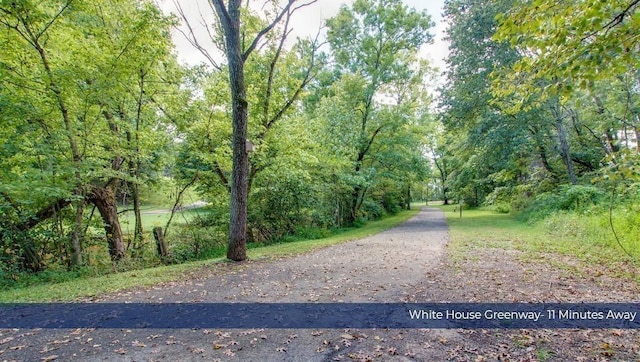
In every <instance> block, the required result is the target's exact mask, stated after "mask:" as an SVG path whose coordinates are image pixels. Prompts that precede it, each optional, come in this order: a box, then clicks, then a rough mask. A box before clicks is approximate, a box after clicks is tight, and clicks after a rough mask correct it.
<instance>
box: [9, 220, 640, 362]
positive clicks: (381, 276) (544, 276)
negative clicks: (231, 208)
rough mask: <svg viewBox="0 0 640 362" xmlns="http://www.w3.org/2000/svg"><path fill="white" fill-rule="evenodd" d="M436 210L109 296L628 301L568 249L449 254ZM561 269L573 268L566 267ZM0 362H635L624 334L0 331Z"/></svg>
mask: <svg viewBox="0 0 640 362" xmlns="http://www.w3.org/2000/svg"><path fill="white" fill-rule="evenodd" d="M447 241H448V232H447V225H446V222H445V218H444V215H443V213H442V212H441V211H439V210H436V209H423V210H422V211H421V212H420V213H419V214H418V215H417V216H415V217H414V218H412V219H410V220H409V221H407V222H406V223H404V224H402V225H400V226H398V227H396V228H393V229H390V230H388V231H385V232H383V233H380V234H377V235H375V236H372V237H368V238H364V239H360V240H356V241H351V242H347V243H343V244H340V245H335V246H331V247H327V248H324V249H321V250H317V251H314V252H311V253H307V254H304V255H299V256H295V257H288V258H282V259H279V260H272V261H249V262H244V263H222V264H217V265H215V266H212V267H208V268H205V269H203V270H200V271H198V272H197V273H195V274H193V275H191V276H189V278H188V279H187V280H184V281H179V282H172V283H165V284H161V285H157V286H154V287H151V288H145V289H134V290H129V291H125V292H122V293H118V294H116V295H110V296H104V297H101V298H99V299H95V300H96V301H104V302H116V301H132V302H136V301H137V302H143V301H145V302H147V301H148V302H234V301H239V302H342V301H344V302H582V301H584V302H589V301H611V302H615V301H634V300H635V301H637V300H638V295H639V294H640V293H639V289H638V285H637V283H635V282H632V281H629V280H625V279H621V278H619V277H616V276H614V275H612V273H608V272H607V271H606V270H605V271H602V270H600V271H598V272H597V273H595V272H594V270H593V266H592V265H583V264H581V263H580V262H579V261H577V260H575V259H571V258H568V257H566V256H558V255H544V256H543V257H541V258H534V259H532V258H523V257H522V255H521V253H520V252H517V251H515V250H504V249H494V248H487V247H471V246H469V247H468V248H466V250H465V251H464V254H463V255H462V256H461V255H457V256H456V258H454V260H452V259H451V258H450V257H449V256H450V255H449V251H448V249H447V247H446V245H447ZM566 265H570V266H571V270H568V269H566V268H565V267H563V266H566ZM0 360H6V361H14V360H15V361H54V360H55V361H71V360H73V361H444V360H450V361H569V360H571V361H609V360H611V361H614V360H615V361H640V333H638V331H628V330H627V331H624V330H446V329H404V330H402V329H400V330H393V329H392V330H387V329H366V330H356V329H344V330H327V329H323V330H311V329H301V330H290V329H251V330H238V329H234V330H208V329H172V330H151V329H131V330H129V329H99V330H92V329H76V330H0Z"/></svg>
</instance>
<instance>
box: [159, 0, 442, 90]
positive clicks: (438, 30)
mask: <svg viewBox="0 0 640 362" xmlns="http://www.w3.org/2000/svg"><path fill="white" fill-rule="evenodd" d="M175 1H177V2H178V3H179V4H180V6H181V7H182V9H183V10H184V11H185V13H186V15H187V18H188V19H189V20H190V23H191V26H192V27H193V28H194V31H195V33H196V36H197V37H198V41H199V42H200V44H201V45H202V46H204V47H206V48H207V49H208V50H209V52H210V53H211V54H214V55H216V61H219V62H223V59H224V56H223V55H222V54H221V53H220V51H218V50H217V49H215V47H214V45H213V44H212V43H211V41H210V40H209V36H208V34H207V31H206V28H205V26H204V25H203V21H204V22H206V23H207V24H209V26H210V28H211V24H212V23H213V22H214V21H215V15H214V13H213V9H212V8H211V5H210V3H209V1H208V0H175ZM251 1H252V3H255V6H256V9H259V8H260V7H261V6H262V4H263V3H264V0H251ZM156 2H157V4H158V5H159V6H160V8H161V9H162V10H163V11H164V12H165V13H166V14H169V13H174V14H177V10H176V6H175V5H174V0H156ZM403 2H404V3H405V4H407V5H408V6H409V7H413V8H415V9H417V10H426V11H427V13H429V14H430V15H431V18H432V20H433V21H434V22H435V24H436V25H435V27H433V28H431V33H432V34H433V35H434V42H433V43H432V44H427V45H425V46H423V47H422V49H420V56H421V57H422V58H424V59H428V60H429V61H430V62H431V64H432V65H433V66H434V67H437V68H438V69H439V71H440V73H442V72H443V71H444V70H445V68H446V63H445V59H446V58H447V55H448V53H449V47H448V44H447V42H445V41H444V39H443V38H444V36H445V34H444V31H445V30H446V24H445V23H444V22H443V20H442V16H441V14H442V7H443V4H444V0H432V1H425V0H404V1H403ZM300 3H301V4H302V3H304V2H303V1H301V2H300ZM352 3H353V0H346V1H334V0H319V1H318V2H316V3H315V4H312V5H310V6H308V7H305V8H302V9H300V10H298V11H297V12H296V13H295V14H294V15H293V18H292V19H291V23H290V27H291V28H292V29H293V32H292V34H291V39H295V38H297V37H300V38H309V37H314V36H315V35H316V34H317V32H318V29H320V27H321V26H322V25H323V24H324V22H325V20H327V19H329V18H332V17H333V16H335V15H336V14H337V13H338V10H339V9H340V6H341V5H343V4H347V5H350V4H352ZM182 29H183V30H184V31H186V28H185V27H184V25H183V26H182ZM173 41H174V43H175V45H176V50H177V52H178V59H179V60H180V62H182V63H185V64H188V65H196V64H200V63H203V62H204V63H208V61H207V60H206V58H205V57H204V56H203V55H202V54H201V53H200V51H199V50H197V49H195V48H194V47H193V46H192V45H191V44H189V42H188V41H187V40H186V39H185V38H184V36H183V35H182V34H181V33H180V32H179V31H174V32H173ZM440 78H442V76H441V77H440Z"/></svg>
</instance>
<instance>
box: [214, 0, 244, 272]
mask: <svg viewBox="0 0 640 362" xmlns="http://www.w3.org/2000/svg"><path fill="white" fill-rule="evenodd" d="M213 4H214V7H215V9H216V12H217V14H218V18H219V19H220V22H221V24H222V29H223V31H224V37H225V45H226V55H227V61H228V62H229V67H228V69H229V85H230V90H231V109H232V115H231V117H232V124H233V136H232V144H233V169H232V172H231V202H230V217H229V245H228V249H227V258H229V259H231V260H234V261H242V260H245V259H246V258H247V251H246V244H247V193H248V182H247V181H248V177H247V176H248V172H249V167H248V165H249V163H248V157H247V151H246V140H247V120H248V116H249V105H248V103H247V90H246V85H245V82H244V62H245V59H244V55H243V53H242V49H241V43H240V1H239V0H230V1H229V5H228V7H226V6H225V4H224V2H222V1H213Z"/></svg>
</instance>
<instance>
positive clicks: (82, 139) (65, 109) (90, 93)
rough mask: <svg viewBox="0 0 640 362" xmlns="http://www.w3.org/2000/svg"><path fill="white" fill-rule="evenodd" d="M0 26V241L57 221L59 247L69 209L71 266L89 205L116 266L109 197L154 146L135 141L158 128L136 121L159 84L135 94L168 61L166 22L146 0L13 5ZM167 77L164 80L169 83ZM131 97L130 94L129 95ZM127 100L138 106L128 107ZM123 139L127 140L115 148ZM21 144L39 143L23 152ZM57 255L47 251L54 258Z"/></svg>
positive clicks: (152, 114)
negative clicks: (4, 221) (3, 147)
mask: <svg viewBox="0 0 640 362" xmlns="http://www.w3.org/2000/svg"><path fill="white" fill-rule="evenodd" d="M107 5H108V6H107ZM0 23H1V24H2V27H3V32H2V36H0V41H1V42H2V44H3V46H5V47H6V48H7V49H11V50H12V51H11V52H8V53H7V52H3V54H2V56H1V57H0V72H1V73H0V75H1V76H2V79H3V83H5V82H6V84H7V87H3V89H2V91H0V97H1V98H2V100H3V102H5V104H6V105H7V107H6V108H5V107H3V108H5V109H6V111H5V110H4V109H3V110H2V111H0V112H1V113H0V116H1V117H2V120H3V124H5V123H6V124H8V125H11V127H9V128H8V129H7V132H6V133H4V134H3V135H2V138H3V140H5V141H6V142H7V143H8V144H10V145H12V146H13V147H12V148H10V149H8V150H7V152H6V154H5V155H4V156H6V157H3V160H2V161H3V162H2V167H3V168H4V169H5V170H7V172H6V173H3V175H2V179H3V182H2V184H3V188H2V194H3V198H4V200H5V201H7V205H8V206H9V207H7V208H3V210H2V211H3V214H4V215H10V219H11V220H12V221H11V223H10V224H9V225H6V226H5V225H3V229H4V230H3V233H2V236H0V238H6V237H7V235H8V236H9V238H10V239H11V238H12V237H11V234H12V233H13V232H17V233H23V234H29V235H32V236H34V235H33V234H34V233H33V232H32V230H33V229H34V228H36V227H37V226H38V225H39V224H41V223H43V222H44V221H46V220H48V219H50V218H57V219H58V220H59V221H60V222H59V223H55V224H54V225H58V226H57V229H56V234H59V236H57V238H59V239H58V240H64V238H65V236H66V235H65V234H66V233H67V231H66V223H65V222H64V221H65V218H66V217H67V214H68V212H69V211H70V210H68V209H69V206H72V207H73V210H72V211H71V212H72V213H73V214H74V217H73V222H72V225H73V227H72V230H71V232H70V233H69V234H70V235H69V248H70V250H71V257H70V260H69V261H70V264H71V265H78V264H80V263H82V258H81V252H82V248H83V236H84V233H85V231H86V224H87V220H86V219H85V214H84V208H85V206H86V204H87V203H89V204H93V205H94V206H95V208H96V209H97V210H98V213H99V214H100V216H101V218H102V224H103V226H104V230H105V238H106V240H107V242H108V246H109V252H110V255H111V259H112V260H113V261H118V260H120V259H122V258H123V257H124V256H125V243H124V235H123V233H122V229H121V227H120V222H119V218H118V211H117V203H116V199H115V195H116V193H117V190H118V188H119V187H120V185H121V181H123V180H128V182H129V183H137V182H138V180H137V177H138V176H139V172H136V171H134V170H127V167H126V165H127V163H129V165H130V166H131V167H133V168H137V169H139V168H140V167H141V166H142V164H143V162H142V157H144V156H145V155H146V154H148V153H149V151H148V149H149V148H154V146H155V145H149V144H148V143H145V142H143V141H142V139H143V138H144V136H143V129H144V131H145V132H146V134H148V133H149V132H152V130H153V129H154V128H155V127H156V126H157V125H158V124H157V123H155V124H151V122H149V124H148V125H146V126H144V127H143V126H142V124H143V122H144V120H143V116H144V117H149V118H150V119H155V120H157V118H158V116H157V113H156V111H155V110H153V111H152V110H149V111H148V112H147V111H146V110H145V109H144V108H145V105H144V103H145V102H146V101H143V100H142V98H141V97H140V94H142V93H147V94H149V95H152V96H153V95H155V96H156V97H158V98H160V97H159V96H158V94H157V93H156V90H157V89H158V88H160V87H161V86H158V87H157V88H155V89H156V90H151V89H150V88H148V87H146V86H143V87H142V88H141V89H140V90H139V91H137V92H136V91H134V88H135V87H136V86H135V85H140V84H141V78H144V77H143V76H142V74H145V76H147V75H150V74H152V73H153V74H154V77H155V76H157V74H158V72H162V71H163V70H164V69H168V68H169V67H170V66H169V64H172V58H171V54H170V48H171V42H170V40H169V32H168V29H169V26H170V21H169V19H167V18H165V17H163V16H162V15H161V14H160V12H159V10H158V9H157V7H155V5H153V4H152V3H150V2H146V1H140V2H135V3H131V2H126V1H110V2H109V4H105V3H101V2H86V1H80V0H75V1H74V0H69V1H54V2H46V3H38V4H34V3H31V2H28V1H21V2H11V3H9V2H7V3H2V4H0ZM127 60H129V61H127ZM173 64H175V63H173ZM163 67H165V68H164V69H162V70H161V69H160V68H163ZM168 74H169V73H166V74H164V75H163V77H164V79H169V78H171V77H172V76H168ZM142 83H144V81H143V82H142ZM176 86H177V85H176ZM132 94H137V96H135V95H134V96H132V97H128V96H131V95H132ZM132 98H133V99H137V100H139V102H138V101H136V102H135V104H136V106H133V107H132V106H131V99H132ZM25 116H26V117H25ZM20 132H22V133H25V136H26V137H24V138H23V137H21V136H20V135H19V133H20ZM127 134H128V135H131V141H132V142H122V141H123V138H124V139H126V137H125V135H127ZM25 138H26V139H34V140H40V141H41V142H42V143H41V144H40V145H39V146H38V147H25V145H27V144H26V143H24V141H25ZM134 138H137V140H136V141H135V142H133V139H134ZM145 144H147V145H149V147H148V148H147V151H146V152H145V151H143V150H142V148H143V145H145ZM136 157H140V158H138V159H136ZM134 160H135V161H134ZM35 180H38V181H37V182H35V183H34V181H35ZM29 189H31V191H28V190H29ZM8 200H11V201H10V202H9V201H8ZM5 227H6V229H5ZM4 231H8V232H4ZM40 236H41V235H40ZM54 238H56V237H54ZM19 239H20V238H17V240H19ZM42 239H46V238H42ZM12 247H13V246H12ZM19 247H20V246H18V248H19ZM40 249H41V250H40V252H41V253H43V254H44V253H45V252H44V251H43V250H42V249H43V248H40ZM64 249H65V248H64V247H63V246H62V245H59V248H56V249H55V250H56V253H57V254H58V255H59V256H60V258H63V257H64V252H63V251H60V250H64ZM35 254H37V253H35ZM25 255H27V256H29V255H34V253H32V252H31V251H28V252H26V253H25ZM28 264H30V265H34V264H36V263H34V262H28Z"/></svg>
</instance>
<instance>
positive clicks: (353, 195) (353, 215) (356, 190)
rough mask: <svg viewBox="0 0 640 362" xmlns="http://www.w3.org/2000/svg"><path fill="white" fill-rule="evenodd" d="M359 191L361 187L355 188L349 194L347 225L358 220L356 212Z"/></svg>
mask: <svg viewBox="0 0 640 362" xmlns="http://www.w3.org/2000/svg"><path fill="white" fill-rule="evenodd" d="M360 191H361V187H360V186H356V187H355V188H354V189H353V192H352V193H351V208H350V210H349V215H348V217H349V219H348V220H347V224H348V225H353V224H354V223H355V222H356V220H357V219H358V212H359V211H360V210H359V209H360V207H359V205H360V202H359V201H360Z"/></svg>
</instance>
